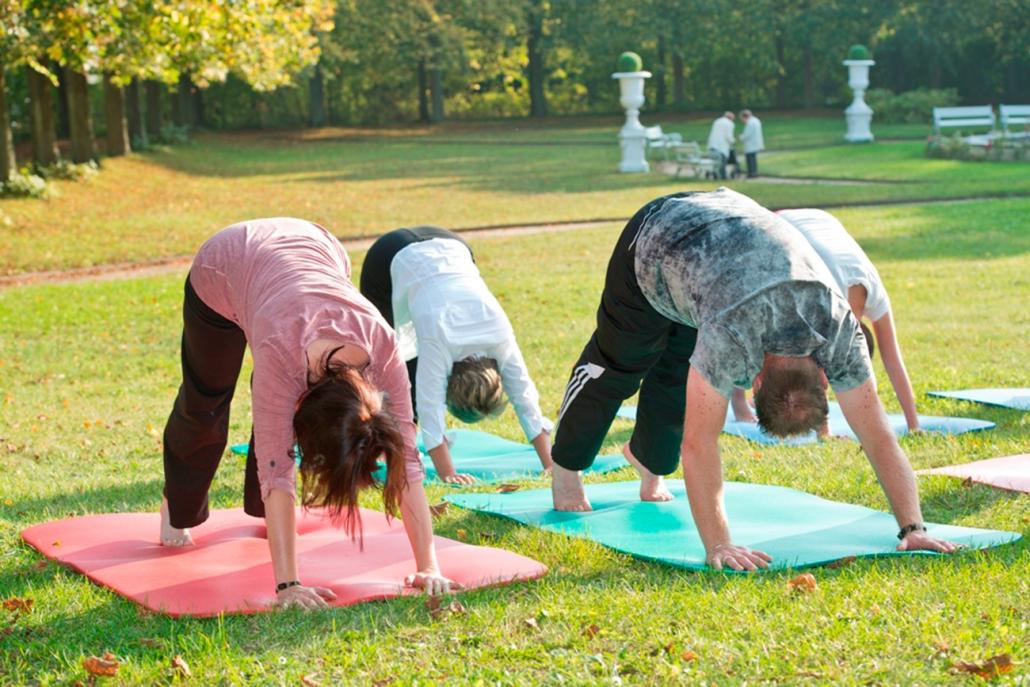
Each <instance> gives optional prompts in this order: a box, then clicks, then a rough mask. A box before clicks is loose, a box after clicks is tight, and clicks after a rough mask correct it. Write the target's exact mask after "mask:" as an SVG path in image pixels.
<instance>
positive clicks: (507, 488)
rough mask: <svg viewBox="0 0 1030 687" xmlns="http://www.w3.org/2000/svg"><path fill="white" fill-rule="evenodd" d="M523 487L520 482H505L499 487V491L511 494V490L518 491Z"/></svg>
mask: <svg viewBox="0 0 1030 687" xmlns="http://www.w3.org/2000/svg"><path fill="white" fill-rule="evenodd" d="M521 488H522V487H521V486H519V485H518V484H511V483H510V482H505V483H504V484H502V485H500V486H498V487H497V491H499V492H501V493H502V494H510V493H511V492H513V491H518V490H519V489H521Z"/></svg>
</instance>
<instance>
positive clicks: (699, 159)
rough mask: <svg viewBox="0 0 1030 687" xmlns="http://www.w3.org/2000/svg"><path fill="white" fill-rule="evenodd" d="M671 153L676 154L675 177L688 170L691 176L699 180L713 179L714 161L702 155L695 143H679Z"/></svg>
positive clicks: (699, 147)
mask: <svg viewBox="0 0 1030 687" xmlns="http://www.w3.org/2000/svg"><path fill="white" fill-rule="evenodd" d="M673 152H675V154H676V176H677V177H679V176H681V175H682V174H683V172H684V171H688V170H689V171H690V172H692V174H693V176H695V177H698V178H701V179H710V178H715V160H714V159H712V158H710V157H708V156H706V155H702V154H701V146H699V145H698V144H697V142H696V141H689V142H687V143H680V144H679V145H677V146H676V147H675V148H673Z"/></svg>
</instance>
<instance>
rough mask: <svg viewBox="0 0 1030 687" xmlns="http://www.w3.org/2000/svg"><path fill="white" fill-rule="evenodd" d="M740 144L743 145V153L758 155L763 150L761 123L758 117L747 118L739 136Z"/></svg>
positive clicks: (763, 141) (763, 140)
mask: <svg viewBox="0 0 1030 687" xmlns="http://www.w3.org/2000/svg"><path fill="white" fill-rule="evenodd" d="M740 142H741V143H743V144H744V152H745V153H758V152H761V151H763V150H765V139H764V138H763V137H762V121H761V120H760V119H759V118H758V117H756V116H754V115H751V116H750V117H748V118H747V124H745V125H744V131H743V132H742V133H741V134H740Z"/></svg>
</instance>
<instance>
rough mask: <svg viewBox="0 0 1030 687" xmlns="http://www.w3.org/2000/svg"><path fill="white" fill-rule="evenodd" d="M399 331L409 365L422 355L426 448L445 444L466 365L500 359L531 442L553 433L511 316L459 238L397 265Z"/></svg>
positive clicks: (393, 271) (420, 400) (410, 253)
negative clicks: (449, 407)
mask: <svg viewBox="0 0 1030 687" xmlns="http://www.w3.org/2000/svg"><path fill="white" fill-rule="evenodd" d="M390 278H391V280H392V282H393V316H394V328H395V329H396V330H397V335H398V339H399V340H400V346H401V352H402V354H403V355H404V357H405V359H406V360H410V359H412V358H414V357H415V356H416V355H417V356H418V371H417V372H416V374H415V380H414V381H415V387H416V388H415V407H416V409H417V411H418V422H419V426H420V428H421V430H422V441H423V443H424V444H425V447H426V449H427V450H428V449H432V448H436V447H437V446H439V445H440V444H442V443H443V441H444V430H445V429H446V420H445V415H446V396H447V380H448V378H449V377H450V375H451V368H452V367H453V366H454V363H455V362H456V361H458V360H463V359H465V358H468V357H470V356H475V357H486V358H493V359H494V360H496V361H497V369H498V372H500V375H501V382H502V384H503V386H504V391H505V393H507V394H508V398H509V400H511V404H512V406H514V408H515V412H516V414H517V415H518V418H519V424H521V425H522V431H523V432H525V434H526V438H527V439H530V440H532V439H534V438H536V436H537V435H539V434H540V432H541V431H544V430H547V431H550V429H551V422H550V421H549V420H548V419H547V418H545V417H544V416H543V414H542V413H541V411H540V395H539V394H538V393H537V390H536V386H535V385H534V384H533V380H532V379H531V378H530V376H529V371H528V370H527V369H526V362H525V360H523V358H522V352H521V351H520V350H519V346H518V344H517V343H516V342H515V332H514V330H513V329H512V326H511V322H509V321H508V316H507V315H505V314H504V310H503V309H502V308H501V305H500V303H498V302H497V299H496V298H495V297H494V295H493V294H492V293H490V289H489V288H487V286H486V282H484V281H483V279H482V277H480V276H479V269H478V268H477V267H476V264H475V263H474V262H473V261H472V254H471V253H470V252H469V249H468V248H467V247H466V246H465V245H464V244H463V243H461V242H460V241H455V240H454V239H430V240H428V241H419V242H417V243H412V244H411V245H409V246H406V247H405V248H403V249H401V250H400V251H399V252H398V253H397V255H395V256H394V258H393V261H392V262H391V263H390Z"/></svg>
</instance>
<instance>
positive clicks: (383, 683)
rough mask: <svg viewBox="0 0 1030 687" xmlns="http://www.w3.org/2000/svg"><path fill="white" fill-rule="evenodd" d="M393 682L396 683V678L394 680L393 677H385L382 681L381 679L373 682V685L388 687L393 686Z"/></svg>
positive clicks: (373, 686)
mask: <svg viewBox="0 0 1030 687" xmlns="http://www.w3.org/2000/svg"><path fill="white" fill-rule="evenodd" d="M393 682H394V678H392V677H384V678H382V679H379V680H376V681H375V682H373V683H372V687H386V685H389V684H393Z"/></svg>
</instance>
